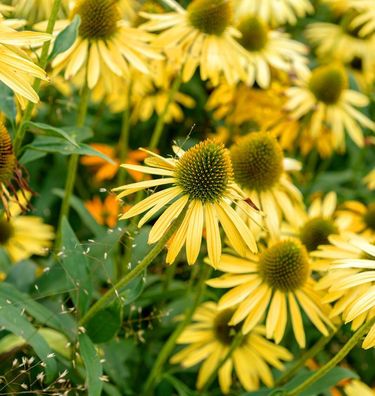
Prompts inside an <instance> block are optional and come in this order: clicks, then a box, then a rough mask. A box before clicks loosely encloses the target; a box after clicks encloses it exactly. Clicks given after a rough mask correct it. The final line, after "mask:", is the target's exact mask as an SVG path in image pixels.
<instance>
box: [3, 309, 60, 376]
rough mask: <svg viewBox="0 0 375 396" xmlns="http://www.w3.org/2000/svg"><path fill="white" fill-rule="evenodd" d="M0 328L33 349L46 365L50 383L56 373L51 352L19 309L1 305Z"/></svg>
mask: <svg viewBox="0 0 375 396" xmlns="http://www.w3.org/2000/svg"><path fill="white" fill-rule="evenodd" d="M0 326H3V327H4V328H5V329H6V330H8V331H10V332H11V333H13V334H15V335H17V336H19V337H22V338H23V339H24V340H25V341H26V342H27V344H29V345H30V346H31V347H32V348H33V349H34V351H35V353H36V354H37V355H38V356H39V358H40V359H41V360H42V361H43V362H44V363H45V364H46V376H47V381H52V379H53V378H54V377H55V375H56V373H57V366H56V361H55V359H54V358H53V356H54V355H53V352H52V350H51V348H50V347H49V346H48V344H47V342H46V341H45V339H44V338H43V337H42V336H41V335H40V334H39V333H38V331H37V329H36V328H35V327H34V326H33V325H32V324H31V323H29V321H28V320H27V319H26V318H25V317H24V316H22V313H21V309H17V308H15V307H13V306H12V305H10V304H8V303H5V304H3V303H1V305H0Z"/></svg>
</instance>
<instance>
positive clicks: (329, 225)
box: [282, 191, 348, 252]
mask: <svg viewBox="0 0 375 396" xmlns="http://www.w3.org/2000/svg"><path fill="white" fill-rule="evenodd" d="M336 209H337V195H336V193H335V192H333V191H332V192H330V193H328V194H327V195H326V196H317V197H315V198H314V199H313V201H312V202H311V205H310V206H309V208H308V209H307V211H306V212H300V213H299V215H298V219H296V222H297V224H298V226H297V227H295V226H293V225H291V224H283V226H282V233H283V234H285V235H289V236H293V237H296V238H299V240H300V241H301V242H302V243H303V245H304V246H305V247H306V249H307V250H308V251H309V252H311V251H313V250H316V249H317V248H318V246H319V245H324V244H326V243H328V237H329V235H332V234H339V233H341V232H343V231H346V230H348V221H347V220H345V219H339V218H338V216H337V213H336Z"/></svg>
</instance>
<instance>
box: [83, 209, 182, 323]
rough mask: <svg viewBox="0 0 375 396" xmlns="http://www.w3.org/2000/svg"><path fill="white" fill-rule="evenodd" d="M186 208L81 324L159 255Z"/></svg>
mask: <svg viewBox="0 0 375 396" xmlns="http://www.w3.org/2000/svg"><path fill="white" fill-rule="evenodd" d="M185 213H186V209H185V210H183V211H182V212H181V213H180V215H179V216H178V217H177V219H176V220H175V221H174V222H173V223H172V225H171V226H170V227H169V229H168V231H167V232H166V233H165V234H164V235H163V237H162V238H161V239H160V240H159V242H157V243H156V244H155V246H154V247H153V248H152V249H151V250H150V251H149V253H148V254H147V255H146V256H145V258H144V259H143V260H142V261H141V262H140V263H139V264H138V265H137V266H136V267H135V268H134V269H132V270H131V271H130V272H128V273H127V274H126V275H125V276H124V277H122V278H121V279H120V280H119V281H118V282H117V283H116V284H115V285H114V286H113V287H112V288H111V289H109V290H108V291H107V292H106V293H105V294H104V295H103V296H101V297H100V299H99V300H98V301H97V302H96V303H95V304H94V305H93V306H92V307H91V308H90V309H89V310H88V311H87V313H86V314H85V315H84V316H83V317H82V319H81V320H80V322H79V324H80V326H84V325H85V324H86V323H87V322H88V321H89V320H90V319H91V318H93V317H94V316H95V315H96V314H97V313H98V312H99V311H100V310H101V309H103V308H104V307H105V306H106V305H107V304H108V303H109V302H110V301H111V300H112V299H113V298H114V297H115V296H116V294H117V293H118V290H121V289H122V288H124V287H125V286H126V285H128V284H129V283H130V282H131V281H132V280H133V279H135V278H136V277H137V276H139V275H140V274H141V273H142V272H143V271H144V270H145V269H146V268H147V267H148V266H149V265H150V264H151V263H152V262H153V261H154V259H155V258H156V257H157V256H158V255H159V253H160V252H161V251H162V250H163V249H164V247H165V245H166V243H167V242H168V240H169V238H170V237H171V236H172V235H173V234H174V233H175V232H176V230H177V228H178V227H179V226H180V225H181V223H182V220H183V218H184V217H185Z"/></svg>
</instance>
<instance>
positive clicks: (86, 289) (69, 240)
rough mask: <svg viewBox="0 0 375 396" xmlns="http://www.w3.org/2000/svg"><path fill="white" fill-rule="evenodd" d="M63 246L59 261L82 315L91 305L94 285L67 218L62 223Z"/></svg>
mask: <svg viewBox="0 0 375 396" xmlns="http://www.w3.org/2000/svg"><path fill="white" fill-rule="evenodd" d="M62 246H63V247H62V250H61V252H60V254H58V260H59V262H60V264H61V266H62V267H63V268H64V270H65V272H66V275H67V278H68V280H69V283H70V285H71V287H72V291H71V292H70V296H71V298H72V300H73V302H74V305H75V306H76V308H77V309H78V311H79V313H80V314H81V315H82V314H84V313H85V312H86V310H87V309H88V307H89V304H90V300H91V295H92V284H91V281H90V277H89V273H88V267H89V266H88V261H87V257H86V255H85V254H84V251H83V249H82V246H81V244H80V242H79V241H78V239H77V237H76V236H75V234H74V231H73V230H72V228H71V227H70V225H69V222H68V220H67V219H66V218H64V219H63V221H62Z"/></svg>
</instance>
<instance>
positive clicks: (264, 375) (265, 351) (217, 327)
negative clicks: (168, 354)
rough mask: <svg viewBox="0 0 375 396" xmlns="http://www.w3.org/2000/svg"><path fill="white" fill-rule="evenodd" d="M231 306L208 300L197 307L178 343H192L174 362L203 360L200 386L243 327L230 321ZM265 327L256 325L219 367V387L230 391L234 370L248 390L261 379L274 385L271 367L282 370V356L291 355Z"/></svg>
mask: <svg viewBox="0 0 375 396" xmlns="http://www.w3.org/2000/svg"><path fill="white" fill-rule="evenodd" d="M232 315H233V310H232V309H224V310H219V309H218V306H217V304H216V303H214V302H206V303H204V304H202V305H201V306H199V307H198V309H197V310H196V312H195V314H194V317H193V320H194V322H193V323H192V324H191V325H189V326H188V327H187V328H186V329H185V330H184V331H183V333H182V334H181V336H180V337H179V338H178V340H177V343H178V344H189V345H188V346H186V347H185V348H184V349H182V350H181V351H180V352H178V353H176V354H175V355H174V356H172V358H171V362H172V363H180V364H181V365H182V366H183V367H192V366H194V365H196V364H197V363H200V362H202V365H201V367H200V369H199V374H198V379H197V388H198V389H201V388H202V387H203V386H204V385H205V383H206V382H207V380H208V378H209V377H210V375H211V374H212V373H213V371H214V369H215V367H216V366H217V365H218V364H219V363H220V362H221V361H222V360H223V359H224V357H225V356H226V354H227V353H228V351H229V348H230V346H231V344H232V342H233V339H234V338H235V336H236V335H237V333H238V332H240V331H241V330H240V329H239V326H232V325H230V324H229V322H230V318H231V316H232ZM264 333H265V331H264V328H263V327H262V326H257V327H255V328H254V329H253V330H252V331H251V332H250V333H248V334H246V335H245V336H244V337H243V339H242V341H241V342H240V344H239V345H238V346H237V347H236V348H235V349H234V351H233V353H232V355H231V356H230V357H229V359H228V360H227V361H226V362H225V363H224V364H223V366H222V367H221V368H220V369H219V371H218V379H219V384H220V389H221V391H222V392H223V393H225V394H226V393H228V392H229V391H230V387H231V384H232V375H233V374H232V373H233V371H234V372H235V373H236V376H237V377H238V379H239V381H240V383H241V384H242V386H243V387H244V388H245V389H246V390H247V391H252V390H256V389H258V388H259V385H260V382H263V383H264V384H265V385H266V386H267V387H270V388H271V387H272V386H273V376H272V372H271V367H270V366H273V367H274V368H276V369H278V370H283V368H284V365H283V362H282V361H283V360H285V361H289V360H291V359H292V355H291V354H290V353H289V352H288V351H287V350H286V349H285V348H283V347H281V346H278V345H275V344H273V343H272V342H270V341H268V340H266V339H265V338H264Z"/></svg>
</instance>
